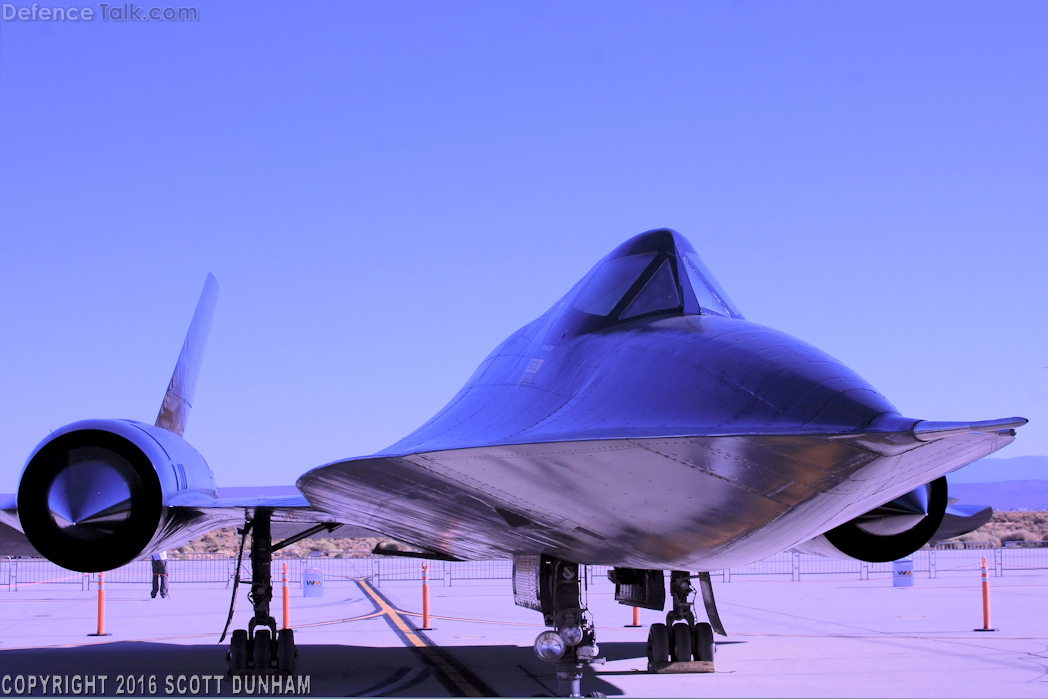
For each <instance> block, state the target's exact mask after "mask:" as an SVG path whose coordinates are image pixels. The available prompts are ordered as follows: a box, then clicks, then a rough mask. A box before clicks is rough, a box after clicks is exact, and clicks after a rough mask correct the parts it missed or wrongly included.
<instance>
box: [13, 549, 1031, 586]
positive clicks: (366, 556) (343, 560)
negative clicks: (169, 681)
mask: <svg viewBox="0 0 1048 699" xmlns="http://www.w3.org/2000/svg"><path fill="white" fill-rule="evenodd" d="M1008 543H1009V544H1013V545H1006V546H1004V547H998V546H996V545H994V544H993V542H979V541H975V542H972V541H969V542H963V543H957V542H947V543H940V544H938V545H937V546H935V547H934V548H925V549H921V550H920V551H917V552H915V553H914V554H913V555H912V556H910V558H911V559H912V560H913V571H914V573H915V574H925V575H927V576H928V577H929V578H936V577H938V576H939V575H941V574H949V573H957V572H970V571H977V570H979V569H981V568H982V560H983V558H984V557H985V558H986V561H987V567H988V568H989V569H990V570H991V574H992V575H994V576H997V577H999V576H1002V575H1004V574H1005V573H1006V572H1007V571H1021V570H1045V569H1048V542H1039V541H1026V542H1008ZM424 564H426V565H428V573H429V581H430V584H433V585H444V586H448V587H450V586H452V585H453V584H454V583H455V581H467V580H510V579H511V578H512V576H513V562H512V561H511V560H485V561H462V562H452V561H432V560H431V561H424V560H422V559H419V558H403V557H398V556H376V555H373V554H370V553H366V552H346V553H338V552H326V551H325V552H314V553H313V554H310V555H309V556H307V557H305V558H274V559H273V564H272V569H271V574H272V579H273V582H274V584H276V585H279V584H280V583H281V582H282V580H283V576H284V566H285V565H286V566H287V577H288V582H289V584H292V585H296V586H301V584H302V579H303V573H305V572H306V571H321V572H322V573H323V575H324V580H325V581H326V582H329V583H337V582H347V581H351V580H358V579H363V578H367V579H370V580H371V581H372V584H374V585H381V584H382V583H396V582H412V581H421V580H422V566H423V565H424ZM610 570H611V567H610V566H603V565H591V566H586V581H587V583H588V584H589V585H591V586H595V585H601V584H608V585H611V582H610V581H609V580H608V577H607V574H608V571H610ZM891 572H892V563H891V562H888V563H865V562H861V561H856V560H852V559H840V558H826V557H823V556H814V555H810V554H801V553H796V552H792V551H785V552H783V553H778V554H775V555H774V556H769V557H768V558H765V559H764V560H762V561H757V562H755V563H750V564H748V565H745V566H740V567H738V568H731V569H729V570H722V571H714V572H713V573H712V575H714V576H720V578H721V580H722V581H723V582H731V580H732V579H733V578H746V577H757V576H761V577H768V576H771V577H782V578H788V579H790V580H794V581H799V580H802V579H806V578H810V577H811V576H818V575H838V576H842V575H848V576H854V577H855V578H857V579H859V580H868V579H869V578H870V575H871V574H872V575H880V574H884V575H887V574H890V573H891ZM168 575H169V576H170V577H169V581H170V582H171V583H172V584H183V583H223V584H224V585H226V586H228V585H229V584H230V583H231V582H232V580H233V578H234V576H235V575H236V558H235V557H231V556H227V555H224V554H211V553H188V554H179V555H178V556H177V557H175V556H172V557H171V558H170V559H169V560H168ZM240 579H241V582H247V583H250V582H251V561H250V558H249V557H248V556H244V558H243V560H242V561H241V566H240ZM105 580H106V582H107V583H138V584H149V583H150V582H151V580H152V566H151V563H150V561H149V559H145V560H140V561H132V562H131V563H128V564H127V565H124V566H121V567H119V568H116V569H114V570H111V571H108V572H107V573H105ZM97 583H98V574H97V573H91V574H88V573H77V572H74V571H71V570H66V569H64V568H60V567H58V566H57V565H55V564H54V563H51V562H50V561H48V560H46V559H43V558H11V557H6V558H0V586H4V585H6V586H7V589H8V590H9V591H17V590H18V589H19V587H22V588H26V587H30V586H35V585H47V584H63V585H69V586H74V585H76V586H80V588H81V589H83V590H87V589H90V588H91V587H92V585H97Z"/></svg>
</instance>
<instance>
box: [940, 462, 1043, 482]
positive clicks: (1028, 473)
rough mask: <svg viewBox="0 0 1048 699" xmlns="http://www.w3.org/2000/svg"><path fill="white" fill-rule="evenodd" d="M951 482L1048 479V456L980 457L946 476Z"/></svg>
mask: <svg viewBox="0 0 1048 699" xmlns="http://www.w3.org/2000/svg"><path fill="white" fill-rule="evenodd" d="M946 478H947V480H949V481H950V483H951V484H952V483H994V482H997V481H1048V456H1013V457H1012V458H1010V459H990V458H987V459H979V460H978V461H976V462H975V463H972V464H968V465H967V466H965V467H964V468H962V469H959V470H957V471H954V472H953V473H951V474H950V475H949V476H947V477H946Z"/></svg>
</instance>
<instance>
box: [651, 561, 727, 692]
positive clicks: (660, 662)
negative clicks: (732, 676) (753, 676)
mask: <svg viewBox="0 0 1048 699" xmlns="http://www.w3.org/2000/svg"><path fill="white" fill-rule="evenodd" d="M703 582H705V581H703ZM670 594H671V595H672V597H673V609H671V610H670V611H669V612H667V613H666V623H665V624H652V625H651V628H650V629H649V631H648V671H649V672H713V655H714V653H715V652H716V646H715V645H714V643H713V626H712V625H710V624H708V623H706V622H696V621H695V613H694V611H693V604H692V600H693V599H694V597H693V595H694V594H695V588H693V587H692V586H691V574H690V573H688V572H686V571H680V570H675V571H673V572H672V573H670ZM711 599H712V598H711ZM695 663H698V664H695Z"/></svg>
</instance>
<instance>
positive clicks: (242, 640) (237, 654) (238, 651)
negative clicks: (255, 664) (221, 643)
mask: <svg viewBox="0 0 1048 699" xmlns="http://www.w3.org/2000/svg"><path fill="white" fill-rule="evenodd" d="M228 657H229V671H230V672H243V671H244V670H246V669H247V631H245V630H244V629H237V630H236V631H234V632H233V637H232V638H231V639H230V640H229V656H228Z"/></svg>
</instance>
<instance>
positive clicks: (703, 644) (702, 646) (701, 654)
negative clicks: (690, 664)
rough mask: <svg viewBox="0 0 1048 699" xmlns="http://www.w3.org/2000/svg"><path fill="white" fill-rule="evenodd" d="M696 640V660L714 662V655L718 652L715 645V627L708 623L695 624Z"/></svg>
mask: <svg viewBox="0 0 1048 699" xmlns="http://www.w3.org/2000/svg"><path fill="white" fill-rule="evenodd" d="M694 640H695V643H694V648H695V659H696V660H705V661H707V662H713V654H714V653H715V652H716V651H717V646H715V645H714V644H713V627H712V626H710V625H709V624H707V623H706V622H702V623H701V624H695V639H694Z"/></svg>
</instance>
